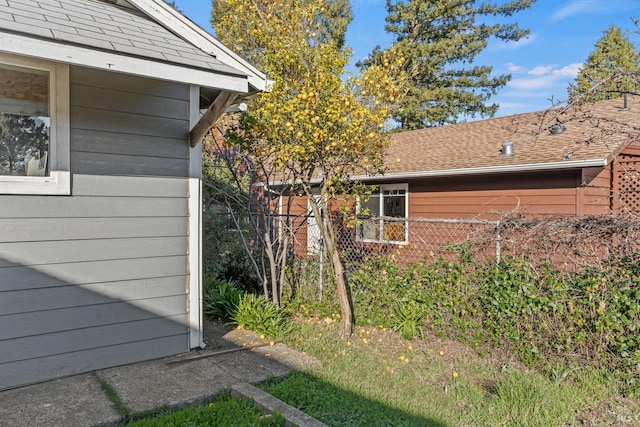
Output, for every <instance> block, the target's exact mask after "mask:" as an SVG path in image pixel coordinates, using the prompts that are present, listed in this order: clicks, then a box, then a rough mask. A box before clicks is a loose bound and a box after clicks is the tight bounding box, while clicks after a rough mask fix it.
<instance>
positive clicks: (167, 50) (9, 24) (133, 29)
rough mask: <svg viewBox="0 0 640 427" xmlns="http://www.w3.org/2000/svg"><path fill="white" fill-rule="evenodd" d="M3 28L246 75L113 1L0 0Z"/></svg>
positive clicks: (189, 65)
mask: <svg viewBox="0 0 640 427" xmlns="http://www.w3.org/2000/svg"><path fill="white" fill-rule="evenodd" d="M0 32H13V33H17V34H23V35H27V36H34V37H39V38H44V39H48V40H53V41H56V42H60V43H64V44H71V45H79V46H83V47H88V48H91V49H96V50H103V51H109V52H112V53H117V54H122V55H127V56H135V57H138V58H144V59H149V60H155V61H160V62H165V63H173V64H178V65H181V66H185V67H188V68H197V69H205V70H212V71H217V72H223V73H229V74H233V75H245V74H244V73H242V72H240V71H238V70H237V69H235V68H233V67H230V66H228V65H225V64H224V63H222V62H221V61H219V60H217V59H216V58H215V57H214V56H212V55H209V54H207V53H205V52H203V51H202V50H200V49H198V48H197V47H195V46H193V45H192V44H190V43H189V42H187V41H185V40H183V39H182V38H180V37H179V36H178V35H176V34H174V33H172V32H171V31H169V30H167V29H166V28H164V27H163V26H162V25H160V24H159V23H157V22H155V21H153V20H151V19H150V18H148V17H147V16H146V15H144V14H143V13H141V12H139V11H137V10H133V9H130V8H126V7H121V6H116V5H115V4H113V3H112V2H111V1H109V0H0Z"/></svg>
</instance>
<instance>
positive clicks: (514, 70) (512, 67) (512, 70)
mask: <svg viewBox="0 0 640 427" xmlns="http://www.w3.org/2000/svg"><path fill="white" fill-rule="evenodd" d="M505 65H506V66H507V70H509V72H510V73H520V72H522V71H524V67H521V66H520V65H516V64H514V63H513V62H507V63H506V64H505Z"/></svg>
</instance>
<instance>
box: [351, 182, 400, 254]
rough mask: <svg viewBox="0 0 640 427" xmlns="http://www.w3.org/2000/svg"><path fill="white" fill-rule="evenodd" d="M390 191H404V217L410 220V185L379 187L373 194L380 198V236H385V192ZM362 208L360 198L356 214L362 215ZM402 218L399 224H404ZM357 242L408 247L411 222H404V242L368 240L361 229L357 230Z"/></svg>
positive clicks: (385, 185)
mask: <svg viewBox="0 0 640 427" xmlns="http://www.w3.org/2000/svg"><path fill="white" fill-rule="evenodd" d="M388 190H404V217H402V218H405V219H408V218H409V184H406V183H404V184H381V185H378V186H377V189H376V191H375V192H374V193H372V194H377V196H378V198H379V209H378V211H379V212H380V213H381V215H380V220H379V224H378V227H379V228H380V230H379V235H380V236H384V225H385V219H384V218H385V217H384V215H383V214H384V191H388ZM361 207H362V201H361V199H360V198H358V201H357V205H356V213H357V214H360V211H361ZM400 218H401V217H398V219H397V220H396V221H397V222H398V223H402V220H401V219H400ZM356 234H357V240H358V241H361V242H367V243H386V244H393V245H406V244H408V243H409V221H404V240H385V239H384V238H383V237H381V238H380V239H366V238H364V237H363V236H362V231H361V228H360V227H358V228H357V233H356Z"/></svg>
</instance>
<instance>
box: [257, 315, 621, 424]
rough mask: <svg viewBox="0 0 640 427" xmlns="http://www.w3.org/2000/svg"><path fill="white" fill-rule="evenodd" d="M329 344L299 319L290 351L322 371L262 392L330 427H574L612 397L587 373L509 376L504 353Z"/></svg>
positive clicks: (326, 334)
mask: <svg viewBox="0 0 640 427" xmlns="http://www.w3.org/2000/svg"><path fill="white" fill-rule="evenodd" d="M337 336H338V334H337V324H335V323H333V324H330V323H327V322H324V321H310V320H308V319H307V320H299V321H297V322H296V327H295V332H294V333H293V334H292V335H290V337H289V338H288V341H289V342H288V344H289V345H290V346H292V347H297V348H298V349H299V350H302V351H305V352H307V353H309V354H311V355H314V356H315V357H317V358H318V359H320V360H321V362H322V363H321V365H320V367H318V368H314V369H313V370H311V371H309V372H305V373H292V374H291V375H289V376H288V377H286V378H284V379H281V380H272V381H269V382H267V383H264V384H262V385H261V386H260V387H261V388H262V389H263V390H265V391H267V392H268V393H270V394H272V395H274V396H276V397H278V398H279V399H281V400H284V401H285V402H287V403H289V404H290V405H292V406H294V407H297V408H299V409H301V410H302V411H304V412H305V413H307V414H309V415H311V416H313V417H315V418H317V419H319V420H321V421H323V422H325V423H326V424H328V425H331V426H363V425H366V426H387V425H402V426H468V425H473V426H556V425H557V426H562V425H576V420H577V418H578V417H583V416H585V414H589V408H590V407H591V406H592V405H594V404H597V402H600V401H604V400H606V399H609V398H611V397H612V396H614V395H615V392H614V390H613V389H612V387H611V386H609V385H608V384H606V383H604V382H603V380H602V379H601V377H600V376H598V375H597V374H594V373H591V372H589V371H588V370H586V369H581V370H577V371H573V372H571V373H569V374H568V375H567V376H566V378H564V379H563V380H562V381H560V382H558V381H554V379H553V378H551V377H547V376H545V375H543V374H540V373H536V372H533V371H528V370H525V369H524V368H518V369H517V368H516V366H515V365H513V364H512V363H510V360H511V359H509V358H508V356H506V355H505V356H503V355H493V356H491V355H490V356H480V355H478V354H477V353H476V352H474V350H472V349H471V348H469V347H465V346H462V345H460V344H458V343H453V342H447V341H440V340H437V339H435V338H429V337H427V339H425V340H414V341H407V340H403V339H402V338H401V337H400V336H399V334H397V333H394V332H392V331H389V330H386V331H383V330H382V328H373V327H371V328H357V330H356V333H355V334H354V335H353V336H352V337H351V339H350V340H349V341H341V340H339V339H337V338H336V337H337ZM441 351H442V355H441V354H440V352H441ZM502 357H504V359H501V358H502ZM587 417H590V415H587ZM596 421H597V420H596ZM591 425H607V424H597V423H594V424H591Z"/></svg>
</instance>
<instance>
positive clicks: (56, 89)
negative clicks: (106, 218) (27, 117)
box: [0, 53, 71, 195]
mask: <svg viewBox="0 0 640 427" xmlns="http://www.w3.org/2000/svg"><path fill="white" fill-rule="evenodd" d="M0 63H2V64H8V65H14V66H19V67H24V68H33V69H36V70H44V71H48V72H49V117H50V130H49V176H44V177H37V176H8V175H0V194H46V195H69V194H71V174H70V167H69V166H70V127H69V116H70V112H69V110H70V107H69V65H68V64H59V63H53V62H49V61H41V60H37V59H31V58H24V57H20V56H15V55H8V54H4V53H0Z"/></svg>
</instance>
